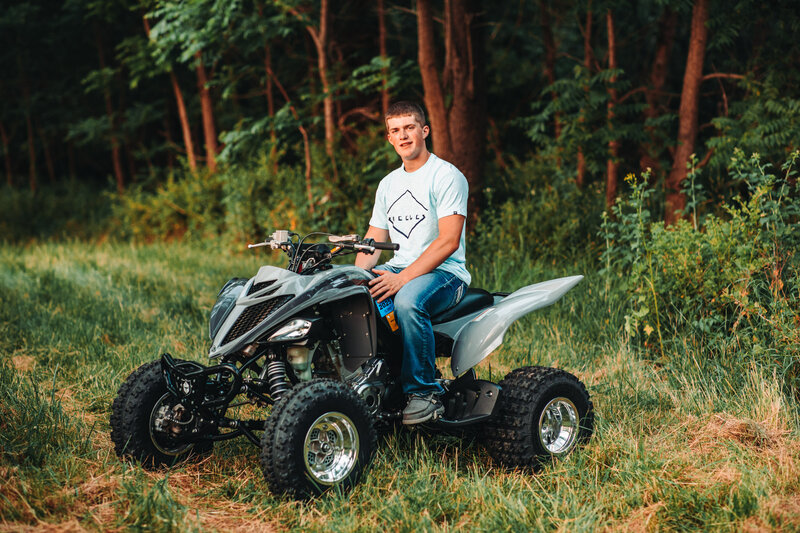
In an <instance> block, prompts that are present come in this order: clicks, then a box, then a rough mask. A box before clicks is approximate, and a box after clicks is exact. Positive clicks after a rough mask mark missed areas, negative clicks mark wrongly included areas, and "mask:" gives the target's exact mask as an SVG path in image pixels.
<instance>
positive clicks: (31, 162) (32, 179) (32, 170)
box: [25, 110, 38, 192]
mask: <svg viewBox="0 0 800 533" xmlns="http://www.w3.org/2000/svg"><path fill="white" fill-rule="evenodd" d="M25 125H26V126H27V129H28V184H29V185H30V188H31V192H36V189H37V186H38V184H37V180H36V148H35V147H34V144H33V124H32V123H31V113H30V110H26V111H25Z"/></svg>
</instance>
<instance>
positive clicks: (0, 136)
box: [0, 122, 14, 187]
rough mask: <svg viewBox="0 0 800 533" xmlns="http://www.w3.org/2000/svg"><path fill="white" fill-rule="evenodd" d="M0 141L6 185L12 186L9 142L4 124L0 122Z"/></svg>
mask: <svg viewBox="0 0 800 533" xmlns="http://www.w3.org/2000/svg"><path fill="white" fill-rule="evenodd" d="M0 141H2V143H3V160H4V162H5V167H6V185H8V186H9V187H13V186H14V177H13V175H12V172H11V143H10V142H9V140H8V133H7V132H6V128H5V126H3V123H2V122H0Z"/></svg>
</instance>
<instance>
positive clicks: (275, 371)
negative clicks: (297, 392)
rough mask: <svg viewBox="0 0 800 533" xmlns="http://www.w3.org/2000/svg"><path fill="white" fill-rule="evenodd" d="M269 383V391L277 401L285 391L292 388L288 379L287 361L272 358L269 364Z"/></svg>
mask: <svg viewBox="0 0 800 533" xmlns="http://www.w3.org/2000/svg"><path fill="white" fill-rule="evenodd" d="M267 383H268V384H269V393H270V396H272V399H273V400H275V401H276V402H277V401H278V400H279V399H280V398H281V396H283V393H284V392H286V391H287V390H289V389H290V388H292V384H291V383H289V381H288V380H287V379H286V362H285V361H283V360H282V359H272V360H271V361H270V362H269V364H267Z"/></svg>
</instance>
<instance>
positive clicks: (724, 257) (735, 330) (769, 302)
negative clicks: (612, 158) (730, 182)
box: [602, 150, 800, 385]
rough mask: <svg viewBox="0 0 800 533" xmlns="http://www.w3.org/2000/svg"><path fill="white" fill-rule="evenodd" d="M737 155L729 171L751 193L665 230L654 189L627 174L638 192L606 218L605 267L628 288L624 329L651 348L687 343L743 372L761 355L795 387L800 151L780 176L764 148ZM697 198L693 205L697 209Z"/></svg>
mask: <svg viewBox="0 0 800 533" xmlns="http://www.w3.org/2000/svg"><path fill="white" fill-rule="evenodd" d="M734 154H735V155H734V157H733V158H732V159H731V161H730V166H729V172H730V174H731V176H732V177H733V178H734V179H735V180H737V181H738V182H739V183H741V184H742V186H743V187H744V188H745V189H746V194H744V195H743V196H737V197H735V198H734V199H733V200H732V201H730V202H729V203H727V204H725V205H724V206H723V210H724V216H716V215H714V214H708V215H707V216H706V217H705V220H704V221H703V224H702V226H700V227H699V228H698V227H697V222H695V224H694V225H693V224H690V223H689V222H687V221H686V220H681V221H679V222H678V223H677V224H676V225H675V226H674V227H671V228H664V226H663V225H662V224H661V223H660V222H658V221H657V220H656V219H654V217H653V216H652V214H651V212H650V210H648V208H647V203H648V199H649V197H650V196H651V195H652V193H653V190H652V189H649V188H648V186H647V182H646V180H645V179H642V180H639V179H636V178H635V177H633V176H632V175H631V176H629V178H628V179H629V181H630V182H631V183H632V186H633V188H632V191H631V193H630V195H629V196H628V197H627V198H625V199H624V200H621V201H619V202H618V203H617V204H616V205H615V206H614V209H613V218H608V219H606V221H605V223H604V225H603V235H604V237H605V238H606V240H607V242H608V248H607V249H606V251H605V252H604V254H603V257H602V260H603V262H604V265H605V268H604V270H603V274H604V275H605V276H606V277H607V279H608V280H609V283H612V284H614V285H616V286H619V287H620V288H621V289H622V290H623V291H624V293H625V294H627V298H628V302H629V303H628V314H627V316H626V333H627V334H628V335H630V336H631V337H633V338H635V339H637V342H640V343H641V344H642V345H643V346H644V347H645V349H649V350H656V349H658V350H659V351H660V352H661V355H662V357H663V356H665V355H666V352H669V353H673V352H674V351H676V350H677V351H678V353H679V347H680V346H681V345H682V344H683V343H685V342H688V343H691V344H693V345H694V344H696V345H698V346H700V347H702V350H703V351H705V352H706V354H707V357H708V358H710V359H711V358H713V359H718V361H719V362H720V363H721V364H723V365H729V366H734V367H737V370H739V371H741V370H742V368H743V367H744V366H746V365H747V364H748V362H749V361H750V360H754V361H756V362H758V363H759V364H763V365H767V367H769V368H774V369H775V370H776V371H778V372H779V373H780V375H783V376H784V377H785V378H786V379H787V381H788V382H789V383H792V384H794V385H796V384H797V383H798V382H799V381H800V333H798V331H799V330H798V327H797V325H798V323H800V313H799V312H798V309H800V294H799V293H798V291H800V263H798V259H797V255H796V251H797V249H798V247H800V236H798V234H797V231H796V226H797V224H798V223H799V222H800V190H798V187H797V186H796V182H795V181H794V180H795V177H796V174H797V171H796V170H795V168H796V167H795V165H796V162H797V160H798V158H800V153H798V152H797V151H795V152H793V153H792V154H791V156H790V158H789V159H788V161H786V163H785V164H784V165H783V167H782V169H781V173H780V174H779V175H775V174H773V173H772V172H771V169H770V165H769V164H764V163H762V161H761V159H760V157H759V156H758V155H757V154H753V155H752V156H751V157H749V158H748V157H745V156H744V154H743V152H742V151H741V150H736V151H735V152H734ZM692 174H694V172H690V176H691V175H692ZM690 182H693V178H692V180H690ZM693 192H694V189H693V188H692V191H690V193H692V194H693ZM694 198H695V201H694V202H693V203H690V204H689V208H690V209H691V210H692V212H693V213H696V211H695V207H696V198H697V197H696V196H694ZM694 220H695V221H696V220H697V217H696V214H695V215H694ZM662 329H663V338H664V339H665V340H664V344H668V346H666V347H665V346H664V345H662V344H661V343H660V341H661V338H662ZM654 332H656V333H657V335H658V337H657V338H658V341H659V344H656V340H655V337H654V336H653V333H654ZM667 339H668V340H667Z"/></svg>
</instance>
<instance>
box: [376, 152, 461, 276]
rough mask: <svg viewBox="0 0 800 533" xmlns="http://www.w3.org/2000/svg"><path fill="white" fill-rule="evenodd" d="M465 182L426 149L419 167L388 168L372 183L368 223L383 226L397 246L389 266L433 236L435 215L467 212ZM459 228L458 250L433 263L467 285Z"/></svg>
mask: <svg viewBox="0 0 800 533" xmlns="http://www.w3.org/2000/svg"><path fill="white" fill-rule="evenodd" d="M468 197H469V187H468V185H467V179H466V178H465V177H464V174H462V173H461V172H460V171H459V170H458V169H457V168H456V167H454V166H453V165H451V164H450V163H448V162H447V161H444V160H443V159H439V158H438V157H436V156H435V155H433V154H431V155H430V156H429V157H428V160H427V161H426V162H425V164H424V165H422V167H420V168H418V169H417V170H415V171H414V172H406V171H405V168H404V167H402V166H401V167H400V168H398V169H397V170H394V171H392V172H391V173H389V174H388V175H387V176H386V177H385V178H383V179H382V180H381V182H380V184H379V185H378V190H377V192H376V193H375V207H373V209H372V218H371V219H370V221H369V225H370V226H374V227H376V228H380V229H388V230H389V238H390V239H391V240H392V242H394V243H397V244H399V245H400V249H399V250H397V251H396V252H395V253H394V257H393V258H392V259H391V260H390V261H389V263H388V264H389V265H391V266H393V267H397V268H405V267H407V266H408V265H410V264H411V263H413V262H414V261H415V260H416V259H417V258H418V257H419V256H420V255H421V254H422V252H423V251H425V249H426V248H428V246H430V244H431V243H432V242H433V240H434V239H436V237H438V236H439V219H440V218H442V217H446V216H450V215H462V216H464V217H466V216H467V198H468ZM465 250H466V246H465V245H464V229H463V228H462V229H461V240H460V241H459V244H458V250H456V251H455V252H453V253H452V254H451V255H450V257H448V258H447V259H445V260H444V262H443V263H442V264H441V265H439V266H438V267H437V268H439V269H441V270H444V271H446V272H450V273H451V274H454V275H455V276H456V277H458V278H459V279H461V280H462V281H464V283H466V284H467V285H469V282H470V280H471V279H472V278H471V276H470V275H469V272H467V268H466V266H465V265H464V255H465V254H464V252H465Z"/></svg>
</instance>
